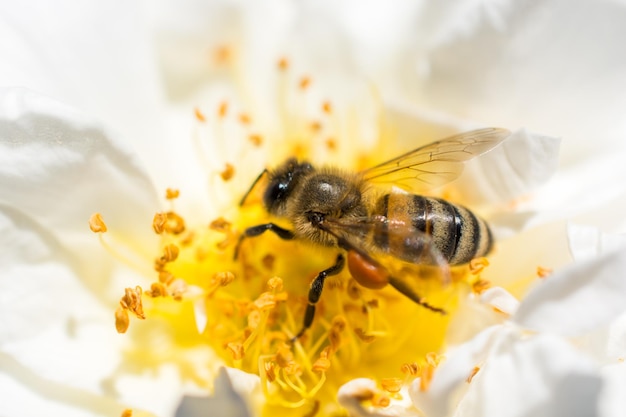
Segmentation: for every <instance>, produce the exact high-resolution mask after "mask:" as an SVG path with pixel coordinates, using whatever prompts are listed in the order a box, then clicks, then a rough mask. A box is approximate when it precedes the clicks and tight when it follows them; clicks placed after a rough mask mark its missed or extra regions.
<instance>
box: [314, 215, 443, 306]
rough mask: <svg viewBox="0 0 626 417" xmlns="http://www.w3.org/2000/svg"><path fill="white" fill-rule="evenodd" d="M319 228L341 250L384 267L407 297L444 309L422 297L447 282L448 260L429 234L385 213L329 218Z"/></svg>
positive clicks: (391, 281)
mask: <svg viewBox="0 0 626 417" xmlns="http://www.w3.org/2000/svg"><path fill="white" fill-rule="evenodd" d="M322 228H323V230H326V231H327V232H329V233H331V234H332V235H334V236H336V237H338V239H339V246H341V247H342V248H343V249H345V250H347V251H348V252H349V251H355V252H357V253H358V254H359V255H360V257H361V258H362V259H369V260H370V262H372V263H375V264H376V265H377V267H378V266H379V267H380V268H383V269H384V271H386V273H387V275H388V276H389V284H390V285H391V286H393V287H394V288H395V289H397V290H398V291H400V292H401V293H402V294H404V295H405V296H407V297H408V298H409V299H411V300H413V301H414V302H416V303H417V304H420V305H423V306H425V307H427V308H429V309H431V310H434V311H438V312H443V310H442V309H440V308H437V307H434V306H433V305H432V304H430V303H428V302H426V301H425V299H424V294H425V293H430V291H431V290H432V288H438V289H441V288H443V287H445V286H446V284H448V283H449V282H450V268H449V265H448V262H447V261H446V259H445V257H444V255H443V254H442V253H441V251H439V249H437V247H436V246H435V245H434V242H433V239H432V238H431V237H430V236H429V235H428V234H426V233H424V232H421V231H420V230H417V229H416V228H415V227H413V226H412V225H410V224H406V223H402V222H397V221H395V222H390V221H388V220H387V218H385V217H384V216H372V217H359V218H352V219H346V218H340V219H332V218H331V219H326V220H325V222H324V224H323V227H322Z"/></svg>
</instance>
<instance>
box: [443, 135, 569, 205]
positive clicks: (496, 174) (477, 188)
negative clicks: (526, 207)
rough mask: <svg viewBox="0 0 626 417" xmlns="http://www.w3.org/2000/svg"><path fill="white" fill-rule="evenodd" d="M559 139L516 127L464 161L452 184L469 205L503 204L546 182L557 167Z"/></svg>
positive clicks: (526, 193)
mask: <svg viewBox="0 0 626 417" xmlns="http://www.w3.org/2000/svg"><path fill="white" fill-rule="evenodd" d="M559 145H560V140H559V139H557V138H553V137H549V136H544V135H540V134H537V133H532V132H528V131H526V130H523V129H522V130H518V131H516V132H514V133H513V134H512V135H511V136H509V137H508V138H507V139H506V140H505V141H504V142H503V143H502V144H501V145H499V146H498V147H497V148H495V149H493V150H492V151H490V152H488V153H487V154H485V155H483V156H481V157H479V158H476V159H474V160H472V161H470V162H468V163H467V164H466V165H467V166H466V170H465V172H464V173H463V175H462V177H461V178H459V181H457V182H456V183H455V184H454V186H455V188H458V189H459V191H460V194H461V196H462V201H463V202H465V203H466V204H468V205H470V206H475V205H480V204H491V205H498V204H504V203H506V202H509V201H511V200H514V199H516V198H520V197H525V196H527V195H528V194H530V193H532V192H533V191H535V190H536V189H537V188H538V187H539V186H541V185H543V184H545V183H546V182H547V181H548V179H549V178H550V177H551V176H552V175H553V174H554V172H555V171H556V169H557V165H558V159H559Z"/></svg>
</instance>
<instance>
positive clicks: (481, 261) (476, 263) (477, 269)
mask: <svg viewBox="0 0 626 417" xmlns="http://www.w3.org/2000/svg"><path fill="white" fill-rule="evenodd" d="M488 266H489V260H488V259H487V258H485V257H480V258H474V259H472V260H471V261H470V263H469V268H470V274H472V275H478V274H480V273H481V272H482V271H483V269H485V268H486V267H488Z"/></svg>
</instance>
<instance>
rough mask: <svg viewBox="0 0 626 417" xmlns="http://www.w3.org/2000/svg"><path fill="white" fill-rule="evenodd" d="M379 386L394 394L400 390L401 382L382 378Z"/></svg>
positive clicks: (395, 379)
mask: <svg viewBox="0 0 626 417" xmlns="http://www.w3.org/2000/svg"><path fill="white" fill-rule="evenodd" d="M380 386H381V387H382V388H383V389H384V390H385V391H387V392H391V393H393V394H395V393H398V392H400V390H401V389H402V380H401V379H400V378H383V379H381V380H380Z"/></svg>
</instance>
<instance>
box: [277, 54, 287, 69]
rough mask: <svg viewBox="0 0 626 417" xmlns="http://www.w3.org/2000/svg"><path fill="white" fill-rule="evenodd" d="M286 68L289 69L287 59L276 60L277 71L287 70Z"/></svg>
mask: <svg viewBox="0 0 626 417" xmlns="http://www.w3.org/2000/svg"><path fill="white" fill-rule="evenodd" d="M287 68H289V61H288V60H287V58H284V57H283V58H281V59H279V60H278V69H279V70H281V71H285V70H287Z"/></svg>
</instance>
